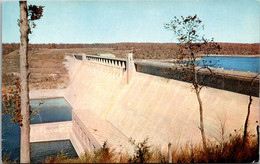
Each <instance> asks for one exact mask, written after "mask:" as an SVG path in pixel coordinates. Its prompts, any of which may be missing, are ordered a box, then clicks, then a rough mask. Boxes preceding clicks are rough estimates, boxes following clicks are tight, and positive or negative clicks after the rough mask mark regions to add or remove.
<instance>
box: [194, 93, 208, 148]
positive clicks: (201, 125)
mask: <svg viewBox="0 0 260 164" xmlns="http://www.w3.org/2000/svg"><path fill="white" fill-rule="evenodd" d="M195 90H196V95H197V99H198V102H199V109H200V132H201V136H202V143H203V149H204V151H205V150H206V149H207V140H206V134H205V129H204V119H203V108H202V101H201V98H200V93H199V90H198V88H197V89H195Z"/></svg>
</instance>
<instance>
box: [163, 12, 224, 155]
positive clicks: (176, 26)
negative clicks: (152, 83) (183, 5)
mask: <svg viewBox="0 0 260 164" xmlns="http://www.w3.org/2000/svg"><path fill="white" fill-rule="evenodd" d="M201 23H202V21H201V20H200V19H199V18H198V17H197V15H195V16H187V17H183V16H181V18H177V17H176V16H175V17H174V20H172V21H171V22H170V23H166V24H165V25H164V27H165V29H169V30H172V31H173V32H174V34H175V35H176V37H177V39H178V41H179V44H178V47H179V49H178V54H177V59H176V62H175V64H177V65H178V66H180V67H181V70H182V72H183V74H182V76H184V79H185V80H186V81H189V82H190V83H191V84H192V86H193V89H194V90H195V93H196V96H197V100H198V103H199V112H200V126H199V129H200V131H201V136H202V142H203V148H204V150H206V148H207V139H206V134H205V128H204V118H203V103H202V100H201V96H200V91H201V89H202V88H203V86H205V83H203V82H204V81H205V80H201V79H199V77H198V72H199V71H202V69H205V70H206V71H208V73H207V74H212V71H211V69H210V67H209V65H208V64H207V63H206V61H204V60H201V61H199V60H198V58H199V57H200V56H199V55H200V54H204V55H208V54H209V53H217V52H218V51H219V50H220V46H219V45H218V44H217V43H215V42H214V39H213V38H212V39H211V40H209V39H206V38H205V36H204V35H202V34H201V33H200V32H201V31H203V30H204V25H202V24H201ZM201 62H202V64H203V65H202V66H200V67H198V66H197V65H198V64H200V63H201ZM205 77H207V76H205ZM199 81H202V83H199Z"/></svg>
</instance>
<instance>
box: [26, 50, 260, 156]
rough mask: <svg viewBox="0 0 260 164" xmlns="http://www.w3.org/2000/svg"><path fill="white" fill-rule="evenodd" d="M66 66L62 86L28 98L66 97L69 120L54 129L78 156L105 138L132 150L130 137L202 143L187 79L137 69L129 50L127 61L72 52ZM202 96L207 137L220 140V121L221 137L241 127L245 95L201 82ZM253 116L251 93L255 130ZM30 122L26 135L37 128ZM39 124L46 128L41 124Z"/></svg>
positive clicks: (159, 144)
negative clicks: (65, 83) (67, 81)
mask: <svg viewBox="0 0 260 164" xmlns="http://www.w3.org/2000/svg"><path fill="white" fill-rule="evenodd" d="M66 65H67V68H68V69H69V74H70V84H69V86H68V88H67V89H65V90H61V91H59V90H37V91H31V93H30V97H31V98H39V97H41V98H45V97H48V98H50V97H55V96H56V97H57V96H62V97H64V98H65V99H66V100H67V101H68V102H69V104H70V105H71V106H72V122H71V123H70V122H68V123H66V124H59V125H57V126H56V127H62V128H59V129H60V130H57V131H59V132H61V133H62V130H64V131H66V137H67V138H69V139H70V140H71V142H72V144H73V146H74V148H75V150H76V151H77V153H78V154H79V155H81V154H83V153H84V151H89V152H93V150H95V149H98V148H100V147H101V146H102V144H103V143H104V142H105V141H107V143H108V145H109V146H110V147H112V148H114V149H115V150H116V151H122V152H128V153H130V154H131V153H132V152H133V147H132V145H131V143H130V142H129V139H131V138H132V139H134V140H136V141H138V142H139V141H142V140H144V139H145V138H147V137H148V138H149V140H148V142H149V144H150V145H152V146H153V147H159V148H161V149H162V150H166V149H167V146H168V143H172V144H173V145H182V144H186V143H187V142H192V143H193V144H199V143H200V142H201V135H200V130H199V128H198V126H199V106H198V101H197V98H196V94H195V92H194V91H192V87H191V84H190V83H187V82H183V81H178V80H173V79H167V78H163V77H158V76H153V75H149V74H145V73H140V72H136V70H135V66H134V61H133V59H132V56H131V54H129V55H128V57H127V60H125V59H117V58H105V57H97V56H86V55H75V57H74V58H72V57H67V63H66ZM201 99H202V102H203V109H204V123H205V130H206V136H207V139H209V140H211V139H214V140H217V139H218V138H219V139H220V138H221V133H220V132H221V124H223V123H225V131H226V133H225V136H229V134H230V133H233V132H234V130H237V131H239V130H243V125H244V121H245V118H246V114H247V106H248V103H249V97H248V96H247V95H244V94H239V93H235V92H230V91H225V90H220V89H215V88H210V87H207V88H206V87H204V88H203V89H202V90H201ZM256 121H259V98H258V97H253V102H252V105H251V114H250V122H249V129H250V130H251V132H252V133H256V131H255V128H256V126H257V124H258V123H257V122H256ZM35 126H36V125H33V127H32V128H33V129H34V130H33V132H31V136H34V135H35V133H37V132H36V131H35V130H37V128H36V127H35ZM63 126H65V127H66V128H64V127H63ZM44 128H45V129H48V127H47V126H46V125H44ZM44 133H46V134H47V133H48V132H47V131H46V132H44ZM57 136H59V135H57ZM37 137H38V138H37ZM37 137H31V138H33V142H37V140H41V137H40V136H37ZM59 137H60V136H59ZM50 138H52V139H53V137H52V136H51V135H50ZM54 138H55V137H54ZM45 140H46V139H45ZM57 140H58V139H57Z"/></svg>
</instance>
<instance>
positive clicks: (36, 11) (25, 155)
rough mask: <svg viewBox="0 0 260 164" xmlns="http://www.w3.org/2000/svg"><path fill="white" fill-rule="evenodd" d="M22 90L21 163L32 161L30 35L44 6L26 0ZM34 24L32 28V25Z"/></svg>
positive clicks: (22, 7)
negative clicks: (28, 3) (29, 69)
mask: <svg viewBox="0 0 260 164" xmlns="http://www.w3.org/2000/svg"><path fill="white" fill-rule="evenodd" d="M19 6H20V20H18V22H19V23H18V25H19V26H20V34H21V36H20V90H21V105H20V107H21V112H20V114H19V112H17V114H18V115H19V120H17V121H18V122H19V123H20V125H21V148H20V161H21V163H30V102H29V80H28V79H29V72H28V66H29V65H28V42H29V39H28V35H29V34H30V33H32V31H31V29H32V28H34V27H35V26H36V25H35V23H34V21H35V20H38V19H40V18H41V17H42V12H43V6H36V5H30V6H29V8H27V2H26V1H20V2H19ZM28 15H29V17H28ZM30 25H31V26H32V28H31V27H30Z"/></svg>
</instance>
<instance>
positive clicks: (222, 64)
mask: <svg viewBox="0 0 260 164" xmlns="http://www.w3.org/2000/svg"><path fill="white" fill-rule="evenodd" d="M201 58H202V59H204V60H205V62H206V63H205V64H207V65H209V66H211V67H214V68H223V69H228V70H236V71H245V72H254V73H259V60H260V57H229V56H207V57H201ZM199 65H203V63H202V62H200V63H199Z"/></svg>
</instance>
